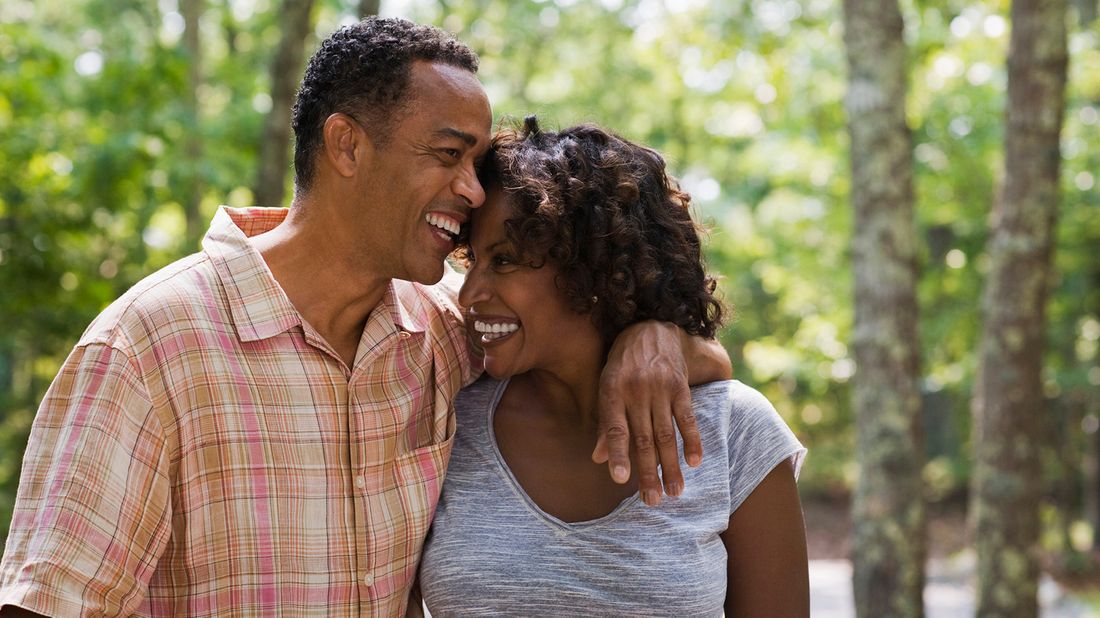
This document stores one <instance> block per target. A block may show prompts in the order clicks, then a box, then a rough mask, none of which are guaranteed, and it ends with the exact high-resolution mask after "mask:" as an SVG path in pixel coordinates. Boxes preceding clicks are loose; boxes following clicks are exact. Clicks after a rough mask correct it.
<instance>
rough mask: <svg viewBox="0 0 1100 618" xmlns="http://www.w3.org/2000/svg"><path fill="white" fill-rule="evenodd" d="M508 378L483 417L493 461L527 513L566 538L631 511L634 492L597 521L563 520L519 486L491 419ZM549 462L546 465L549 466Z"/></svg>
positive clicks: (490, 402)
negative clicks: (545, 508)
mask: <svg viewBox="0 0 1100 618" xmlns="http://www.w3.org/2000/svg"><path fill="white" fill-rule="evenodd" d="M510 380H511V378H506V379H504V380H501V381H500V382H499V383H498V384H497V387H496V389H495V390H494V391H493V396H492V398H490V400H489V409H488V411H487V412H488V413H487V414H486V415H485V423H486V432H487V435H488V436H489V450H490V452H491V453H492V454H493V458H494V459H495V461H496V464H497V468H498V469H499V470H500V472H501V474H503V475H504V478H505V480H506V481H507V482H508V485H509V487H511V489H512V493H514V494H515V495H516V497H517V498H518V499H519V500H520V502H522V503H523V505H524V506H525V507H527V510H528V511H530V512H531V514H533V515H534V516H535V517H536V518H537V519H539V521H541V522H543V523H544V524H546V525H547V526H549V527H551V528H553V529H554V531H555V532H556V533H557V534H559V535H565V534H569V533H572V532H582V531H584V530H589V529H591V528H595V527H598V526H602V525H605V524H608V523H611V522H613V521H614V520H616V519H618V518H619V516H620V515H622V514H623V513H624V512H625V511H627V510H629V509H630V508H632V507H633V506H634V505H635V504H637V503H638V502H639V500H640V498H639V494H638V492H634V494H633V495H631V496H629V497H627V498H625V499H624V500H623V501H622V502H620V503H619V505H618V506H616V507H615V508H614V509H612V510H611V512H610V513H608V514H607V515H604V516H602V517H597V518H596V519H587V520H584V521H574V522H569V521H564V520H562V519H560V518H558V517H555V516H554V515H551V514H550V513H547V512H546V511H544V510H542V508H541V507H539V505H538V504H537V503H536V502H535V501H534V500H533V499H532V498H531V496H530V495H528V493H527V490H525V489H524V488H523V485H521V484H520V482H519V479H517V478H516V475H515V474H513V473H512V469H511V468H509V467H508V462H507V461H505V459H504V454H503V453H501V452H500V446H498V445H497V434H496V429H495V428H494V427H493V419H494V418H496V414H497V407H498V406H499V405H500V400H501V399H502V398H503V397H504V391H505V390H507V388H508V383H509V381H510ZM550 463H551V462H547V465H549V464H550Z"/></svg>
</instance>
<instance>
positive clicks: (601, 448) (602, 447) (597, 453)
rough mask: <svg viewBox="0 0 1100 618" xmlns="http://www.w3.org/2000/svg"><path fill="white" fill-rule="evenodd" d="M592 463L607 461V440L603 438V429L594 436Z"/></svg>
mask: <svg viewBox="0 0 1100 618" xmlns="http://www.w3.org/2000/svg"><path fill="white" fill-rule="evenodd" d="M592 462H593V463H598V464H602V463H607V442H606V441H605V440H604V435H603V430H600V431H599V435H598V436H597V437H596V448H594V449H592Z"/></svg>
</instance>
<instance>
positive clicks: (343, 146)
mask: <svg viewBox="0 0 1100 618" xmlns="http://www.w3.org/2000/svg"><path fill="white" fill-rule="evenodd" d="M321 135H322V137H323V138H324V157H325V159H326V160H327V161H328V162H329V165H331V166H332V167H333V169H334V170H336V173H337V174H339V175H341V176H343V177H344V178H351V177H352V176H354V175H355V174H356V172H357V170H358V169H359V166H360V165H362V164H363V161H364V160H365V159H366V158H367V157H370V156H372V155H373V154H374V144H373V143H372V142H371V140H370V137H369V136H367V133H366V131H364V130H363V127H361V126H360V125H359V123H358V122H355V121H354V120H352V118H351V117H350V116H348V115H347V114H341V113H335V114H332V115H331V116H329V117H328V118H327V119H325V126H324V128H323V129H322V130H321Z"/></svg>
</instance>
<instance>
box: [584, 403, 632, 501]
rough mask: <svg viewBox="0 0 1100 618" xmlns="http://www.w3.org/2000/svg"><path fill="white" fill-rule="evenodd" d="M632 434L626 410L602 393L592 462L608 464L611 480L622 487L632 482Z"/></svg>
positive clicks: (621, 404)
mask: <svg viewBox="0 0 1100 618" xmlns="http://www.w3.org/2000/svg"><path fill="white" fill-rule="evenodd" d="M629 436H630V432H629V431H628V430H627V425H626V409H625V408H624V407H623V402H622V401H621V400H619V399H618V398H617V397H614V396H612V395H610V393H605V392H603V391H601V393H600V424H599V432H598V435H597V437H596V448H595V450H593V451H592V461H594V462H596V463H603V462H604V461H606V462H607V467H608V469H609V470H610V472H611V480H613V481H615V482H616V483H619V484H620V485H621V484H623V483H625V482H627V481H628V480H630V444H629V441H628V440H629Z"/></svg>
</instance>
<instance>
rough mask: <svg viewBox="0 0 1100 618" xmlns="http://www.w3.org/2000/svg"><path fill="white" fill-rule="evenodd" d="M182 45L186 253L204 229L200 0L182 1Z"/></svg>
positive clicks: (201, 6) (195, 246)
mask: <svg viewBox="0 0 1100 618" xmlns="http://www.w3.org/2000/svg"><path fill="white" fill-rule="evenodd" d="M180 11H181V12H182V13H183V21H184V31H183V45H184V47H185V48H186V49H187V54H188V56H189V57H190V62H189V63H188V65H187V95H186V97H185V99H184V106H185V108H186V113H187V121H188V123H189V124H190V125H191V126H190V130H189V131H188V132H187V138H186V141H185V143H184V151H185V156H186V157H187V163H186V170H187V178H186V181H185V182H186V188H185V189H184V195H183V216H184V220H185V221H186V222H187V239H186V242H187V252H188V253H190V252H191V251H195V250H197V249H198V242H199V239H200V238H201V237H202V233H203V230H204V229H205V228H206V225H205V223H206V222H205V221H203V220H202V208H201V207H202V192H203V181H202V151H203V143H202V131H201V130H200V127H201V117H200V111H199V88H200V87H201V86H202V41H201V29H200V26H199V20H200V19H201V18H202V12H203V0H183V2H181V3H180Z"/></svg>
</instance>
